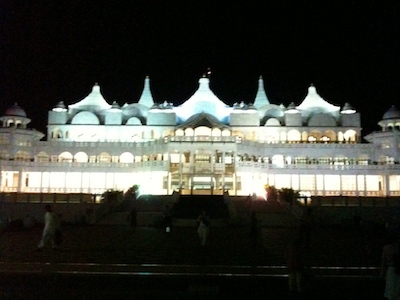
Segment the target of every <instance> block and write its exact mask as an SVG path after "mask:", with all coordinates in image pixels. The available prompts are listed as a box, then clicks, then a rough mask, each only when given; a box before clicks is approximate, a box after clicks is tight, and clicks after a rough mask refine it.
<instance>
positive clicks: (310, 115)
mask: <svg viewBox="0 0 400 300" xmlns="http://www.w3.org/2000/svg"><path fill="white" fill-rule="evenodd" d="M209 80H210V79H209V78H206V77H203V78H200V80H199V87H198V89H197V91H196V92H195V93H194V94H193V95H192V96H191V97H190V98H189V99H188V100H186V101H185V102H184V103H183V104H181V105H179V106H174V105H173V104H172V103H168V102H164V103H160V104H156V103H154V101H153V98H152V95H151V89H150V79H149V78H146V79H145V84H144V89H143V93H142V95H141V98H140V100H139V101H138V102H137V103H131V104H124V105H123V106H119V105H118V104H117V103H116V102H114V103H112V104H109V103H107V101H106V100H105V99H104V98H103V96H102V95H101V91H100V87H99V86H98V85H95V86H94V87H93V90H92V92H91V93H90V94H89V95H88V96H87V97H85V98H84V99H83V100H81V101H78V102H77V103H75V104H71V105H68V106H65V105H64V103H63V102H59V103H58V104H57V105H56V106H55V107H54V108H53V109H52V110H51V111H49V113H48V126H47V135H45V134H44V133H41V132H39V131H37V130H34V129H29V128H28V126H27V125H28V124H29V122H30V119H29V118H28V117H27V115H26V113H25V111H24V110H23V109H22V108H21V107H19V106H18V105H17V104H15V105H14V106H11V107H10V108H9V109H7V110H6V111H5V113H4V115H3V116H2V117H1V118H0V120H1V125H2V126H1V128H0V159H1V160H0V163H1V173H0V183H1V185H0V191H2V192H20V193H93V194H101V193H103V192H104V191H105V190H108V189H117V190H127V189H128V188H129V187H131V186H132V185H139V186H140V193H143V194H159V195H162V194H171V193H172V192H173V191H177V190H178V191H180V192H182V193H185V194H190V193H193V194H196V193H202V194H219V193H222V191H226V190H227V191H229V193H230V194H231V195H248V194H252V193H254V192H255V193H257V194H260V195H262V194H264V195H265V191H264V187H265V185H271V186H275V187H276V188H293V189H294V190H298V191H301V192H304V193H307V194H311V195H321V196H324V195H349V196H350V195H351V196H398V195H400V192H399V191H400V166H399V164H398V163H399V126H400V113H399V111H398V110H397V109H396V108H395V107H392V108H390V109H389V110H388V111H387V112H386V113H385V114H384V115H383V117H382V121H380V122H379V125H380V126H381V128H382V130H381V131H379V132H373V133H370V134H368V135H367V136H365V137H364V138H365V140H366V141H367V142H362V136H361V121H360V114H359V113H358V112H357V111H356V110H355V109H353V108H352V107H351V105H349V104H347V103H346V104H345V105H344V106H343V107H339V106H335V105H332V104H330V103H328V102H327V101H325V100H324V99H323V98H322V97H321V96H320V95H319V94H318V93H317V90H316V88H315V87H314V86H310V87H309V88H308V93H307V95H306V97H305V98H304V99H303V101H300V104H298V105H296V104H294V103H291V104H290V105H288V106H287V107H285V106H284V105H282V104H281V105H276V104H271V103H270V102H269V100H268V97H267V95H266V93H265V90H264V84H263V79H262V78H260V79H259V86H258V91H257V94H256V97H255V99H254V103H251V104H250V103H235V104H234V105H232V106H230V105H227V104H225V103H224V102H223V101H221V100H220V99H219V98H218V97H217V96H216V95H215V94H214V93H213V92H212V90H211V89H210V87H209ZM55 103H56V101H55ZM45 136H47V137H46V140H43V139H44V138H45Z"/></svg>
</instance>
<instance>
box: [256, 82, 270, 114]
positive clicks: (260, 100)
mask: <svg viewBox="0 0 400 300" xmlns="http://www.w3.org/2000/svg"><path fill="white" fill-rule="evenodd" d="M268 104H270V102H269V100H268V97H267V93H266V92H265V89H264V80H263V78H262V76H260V78H259V79H258V90H257V94H256V98H255V99H254V107H255V108H260V107H262V106H264V105H268Z"/></svg>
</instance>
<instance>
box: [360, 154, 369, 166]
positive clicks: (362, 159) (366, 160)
mask: <svg viewBox="0 0 400 300" xmlns="http://www.w3.org/2000/svg"><path fill="white" fill-rule="evenodd" d="M369 162H370V157H369V155H368V154H361V155H360V156H359V157H358V164H359V165H369Z"/></svg>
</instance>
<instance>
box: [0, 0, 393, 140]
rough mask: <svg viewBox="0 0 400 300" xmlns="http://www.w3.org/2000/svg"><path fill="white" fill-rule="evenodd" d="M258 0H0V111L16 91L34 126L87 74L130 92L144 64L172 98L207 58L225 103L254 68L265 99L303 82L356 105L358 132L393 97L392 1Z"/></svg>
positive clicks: (188, 91)
mask: <svg viewBox="0 0 400 300" xmlns="http://www.w3.org/2000/svg"><path fill="white" fill-rule="evenodd" d="M269 2H270V1H240V0H239V1H229V2H228V1H215V0H214V1H212V0H203V1H151V0H147V1H139V0H135V1H101V0H98V1H89V0H86V1H84V0H81V1H78V0H70V1H38V0H37V1H12V0H3V1H0V7H1V15H0V25H1V34H0V43H1V44H0V100H1V101H0V109H1V112H4V110H5V109H6V108H7V107H8V106H10V105H12V104H13V103H14V102H17V103H18V104H19V105H20V106H22V107H23V108H24V109H25V110H26V111H27V114H28V117H30V118H31V119H32V123H31V127H35V128H37V129H39V130H41V131H45V125H46V122H47V112H48V110H50V109H51V108H52V107H53V106H54V105H55V104H56V103H57V102H58V101H61V100H63V101H64V102H65V103H66V104H72V103H75V102H77V101H78V100H81V99H82V98H84V97H85V96H86V95H87V94H88V93H89V92H90V91H91V88H92V86H93V84H94V83H95V82H98V83H99V84H100V85H101V87H102V92H103V95H104V96H105V98H106V99H107V101H108V102H109V103H111V102H112V101H114V100H116V101H117V102H118V103H119V104H120V105H123V104H124V103H126V102H127V103H133V102H137V101H138V99H139V97H140V94H141V91H142V88H143V80H144V77H145V76H146V75H149V76H150V78H151V80H152V91H153V97H154V100H155V102H163V101H164V100H167V101H169V102H173V103H174V104H176V105H178V104H180V103H182V102H183V101H185V100H187V99H188V98H189V97H190V96H191V95H192V94H193V92H194V91H195V90H196V88H197V85H198V79H199V77H201V76H202V74H203V73H204V72H205V71H206V70H207V68H208V67H210V68H211V70H212V75H211V87H212V89H213V91H214V93H215V94H216V95H217V96H218V97H219V98H220V99H221V100H223V101H224V102H225V103H227V104H232V103H234V102H238V101H245V102H252V101H253V99H254V96H255V92H256V88H257V85H258V77H259V76H260V75H262V76H263V78H264V81H265V89H266V92H267V95H268V98H269V100H270V102H271V103H273V104H281V103H283V104H284V105H288V104H289V103H290V102H294V103H296V104H300V103H301V101H302V100H303V99H304V97H305V95H306V93H307V88H308V87H309V85H310V84H314V85H315V86H316V88H317V91H318V93H319V94H320V95H321V96H322V97H323V98H324V99H325V100H327V101H328V102H330V103H332V104H335V105H339V106H343V105H344V103H345V102H350V103H351V104H352V105H353V106H354V107H355V108H356V109H357V110H358V111H359V112H361V117H362V125H363V128H364V129H363V134H364V135H365V134H367V133H369V132H371V131H372V130H377V129H378V128H379V127H378V126H377V125H376V123H377V122H378V121H379V120H380V119H381V117H382V115H383V114H384V113H385V112H386V110H387V109H389V108H390V106H391V105H396V106H397V107H398V108H400V105H398V100H399V99H400V59H399V55H400V4H395V3H383V4H382V3H379V2H386V1H346V3H347V4H346V5H344V4H342V3H339V1H332V4H330V1H274V2H277V3H275V4H270V3H269ZM292 2H293V3H296V4H293V3H292ZM298 2H301V4H299V3H298ZM393 2H395V1H393ZM133 3H134V4H133Z"/></svg>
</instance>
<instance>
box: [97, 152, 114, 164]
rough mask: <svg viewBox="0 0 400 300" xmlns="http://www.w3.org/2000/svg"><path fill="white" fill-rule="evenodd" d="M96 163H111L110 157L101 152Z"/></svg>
mask: <svg viewBox="0 0 400 300" xmlns="http://www.w3.org/2000/svg"><path fill="white" fill-rule="evenodd" d="M97 161H98V162H100V163H109V162H111V155H110V154H108V153H107V152H101V153H100V155H99V156H98V158H97Z"/></svg>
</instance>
